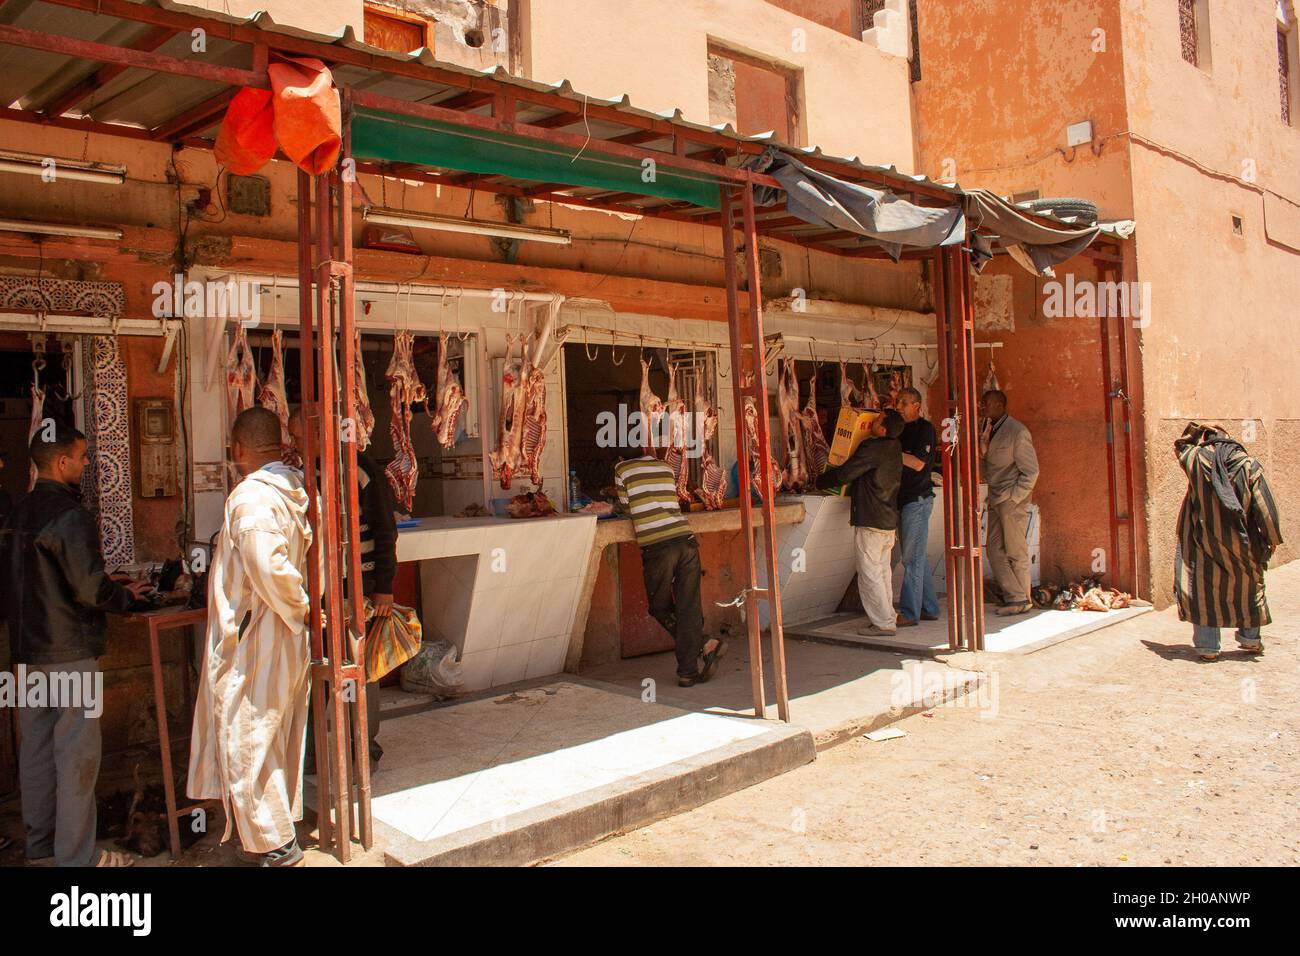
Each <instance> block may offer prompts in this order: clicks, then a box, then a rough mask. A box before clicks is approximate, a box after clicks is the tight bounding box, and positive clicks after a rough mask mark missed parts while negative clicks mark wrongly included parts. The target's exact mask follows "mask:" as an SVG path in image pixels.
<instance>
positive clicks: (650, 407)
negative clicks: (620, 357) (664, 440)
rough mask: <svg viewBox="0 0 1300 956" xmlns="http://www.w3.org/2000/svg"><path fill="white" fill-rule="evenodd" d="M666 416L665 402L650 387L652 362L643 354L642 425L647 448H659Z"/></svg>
mask: <svg viewBox="0 0 1300 956" xmlns="http://www.w3.org/2000/svg"><path fill="white" fill-rule="evenodd" d="M663 417H664V403H663V399H661V398H660V397H659V396H658V395H656V394H655V393H654V390H653V389H651V388H650V363H649V362H647V361H646V360H645V356H644V355H642V356H641V427H642V428H643V429H645V436H646V438H645V442H644V445H645V446H646V447H647V448H658V447H659V440H658V432H659V428H660V424H661V423H662V421H663Z"/></svg>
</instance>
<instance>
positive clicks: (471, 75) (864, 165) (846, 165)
mask: <svg viewBox="0 0 1300 956" xmlns="http://www.w3.org/2000/svg"><path fill="white" fill-rule="evenodd" d="M133 5H138V6H141V7H153V8H157V9H160V10H163V11H167V12H169V13H177V14H185V15H187V16H192V17H198V18H202V19H206V20H209V21H214V22H217V23H221V24H229V25H231V26H232V27H236V28H240V29H241V30H249V29H251V30H258V31H262V32H265V33H267V34H270V35H274V36H282V37H287V38H292V39H294V40H300V41H310V42H312V43H318V44H324V45H329V46H335V47H341V48H346V49H348V50H351V51H354V52H356V53H360V54H364V55H365V56H367V57H372V58H375V59H377V60H379V61H383V60H391V61H393V63H394V64H419V65H422V66H427V67H435V68H436V69H437V70H438V71H440V72H441V73H442V74H445V75H448V76H460V77H463V78H464V79H465V80H466V83H465V84H464V85H460V86H458V85H455V84H454V83H450V82H441V81H439V80H438V78H437V77H436V76H429V77H427V78H425V77H417V76H410V75H406V74H403V73H393V72H388V71H384V70H382V69H371V68H369V67H367V66H360V65H356V64H353V63H337V64H334V65H332V66H331V69H332V70H333V72H334V75H335V79H336V81H337V82H338V83H339V85H340V86H351V87H353V88H355V89H359V90H365V91H366V92H370V93H376V94H380V95H383V96H388V97H392V98H393V99H397V100H402V101H406V102H412V103H421V104H426V105H437V104H438V103H440V102H446V101H450V100H453V99H455V98H457V97H459V96H462V95H463V94H464V93H465V89H466V87H468V86H471V85H473V84H474V83H475V81H478V82H479V85H482V84H481V81H484V80H487V81H490V82H491V83H493V84H501V85H504V86H509V87H513V88H516V89H518V90H521V91H528V92H531V93H541V94H546V95H547V96H548V97H556V98H559V99H562V100H565V101H568V102H571V103H572V104H573V105H574V107H575V109H574V110H573V111H572V112H573V114H574V118H573V120H572V121H570V122H567V123H560V122H554V120H552V122H551V123H550V124H548V125H549V126H550V127H551V128H552V129H556V130H559V129H565V128H568V127H576V128H577V129H579V130H580V131H581V132H583V133H584V134H586V133H587V132H588V131H589V132H590V136H591V138H592V140H593V141H597V140H612V139H614V138H615V137H618V136H625V135H627V134H628V133H629V132H635V131H636V130H638V129H641V128H642V127H640V126H637V125H636V124H635V123H633V124H632V125H631V126H620V125H617V123H616V121H614V120H612V119H604V118H596V117H592V116H586V117H585V119H584V111H583V109H582V107H584V106H585V107H587V108H588V109H589V108H590V107H591V106H593V105H594V106H599V107H602V108H604V109H605V110H608V111H612V112H614V113H616V114H621V115H623V116H627V117H629V119H636V120H651V121H656V122H660V123H667V124H669V126H670V127H671V129H670V131H667V132H665V134H664V135H663V136H662V137H660V138H658V139H648V138H641V139H638V141H637V144H636V145H637V146H638V148H642V149H645V150H647V151H650V152H653V151H656V150H657V151H665V152H670V151H671V149H672V131H675V130H682V131H684V132H686V133H696V134H706V135H708V136H710V137H714V138H721V139H723V140H726V141H729V142H732V143H735V144H736V146H737V148H738V151H740V147H742V146H743V147H748V149H747V150H745V151H746V152H752V151H754V150H759V149H762V148H767V147H773V148H776V149H780V150H784V151H786V152H789V153H792V154H794V155H796V156H799V157H800V158H802V159H804V160H805V161H810V160H811V161H814V162H816V161H822V162H825V163H829V164H833V165H834V166H836V167H838V169H837V170H836V171H835V172H836V173H837V174H839V173H842V172H844V171H848V172H850V173H856V174H858V176H861V177H862V178H863V179H866V180H875V181H883V182H884V183H886V184H890V185H892V186H894V187H895V188H897V189H898V190H900V191H903V192H907V191H908V190H909V187H911V188H918V187H919V188H920V189H922V190H923V191H924V192H926V193H928V194H930V195H931V196H932V197H933V198H936V199H942V197H951V198H952V200H953V201H954V202H955V201H957V200H958V199H960V197H961V196H962V195H963V194H964V190H963V189H962V187H961V186H960V185H959V184H955V183H944V182H939V181H936V180H933V179H930V178H929V177H927V176H924V175H913V174H909V173H905V172H902V171H900V170H899V169H898V168H897V167H896V166H894V165H893V164H888V165H883V164H878V163H870V162H867V161H865V160H863V159H862V158H861V157H859V156H837V155H834V154H831V153H828V152H826V151H824V150H822V149H821V148H820V147H819V146H797V145H794V144H791V143H784V142H781V141H780V140H777V139H776V138H775V136H774V135H773V134H771V133H764V134H760V135H743V134H740V133H738V132H737V131H736V130H735V129H734V128H733V127H732V126H731V125H730V124H716V125H708V124H701V123H696V122H692V121H690V120H688V119H686V118H685V116H684V115H683V114H682V111H681V110H680V109H674V110H671V111H654V110H646V109H641V108H640V107H637V106H636V105H635V104H633V103H632V101H631V98H630V96H629V95H628V94H627V93H620V94H615V95H612V96H595V95H593V94H591V93H590V92H587V91H579V90H577V89H575V88H574V86H573V84H571V83H570V82H569V81H568V80H567V79H566V80H561V81H559V82H557V83H544V82H539V81H537V80H531V79H527V78H524V77H519V76H514V75H512V74H510V73H509V72H508V71H506V70H505V69H503V68H502V67H500V66H493V67H492V68H490V69H486V70H476V69H473V68H470V67H465V66H460V65H456V64H452V63H447V62H444V61H440V60H438V59H437V58H436V57H435V56H434V55H433V53H432V52H431V51H429V50H427V49H421V50H416V51H414V52H411V53H405V54H404V53H394V52H391V51H388V50H382V49H379V48H378V47H374V46H371V45H369V44H367V43H365V42H364V41H363V40H362V39H360V38H359V37H357V35H356V33H355V32H354V31H353V29H352V28H351V27H350V26H347V27H344V28H343V29H342V30H340V31H338V32H336V33H320V32H315V31H311V30H304V29H302V28H300V27H296V26H293V25H292V24H282V23H278V22H277V21H276V20H275V19H274V17H272V16H271V15H270V14H269V13H266V12H259V13H255V14H253V15H252V16H248V17H239V16H235V15H232V14H229V13H225V12H222V11H217V10H210V9H208V8H205V7H199V6H194V5H192V4H186V3H177V2H174V0H138V3H135V4H133ZM91 6H92V5H91V4H87V9H77V8H75V7H70V6H64V5H58V4H56V3H53V2H42V0H11V2H9V3H6V4H4V5H3V6H0V23H10V24H12V25H14V26H18V27H22V28H25V29H29V30H37V31H41V32H45V33H50V34H55V35H59V36H66V37H75V38H80V39H85V40H93V41H95V42H100V43H106V44H111V45H115V46H128V45H131V44H132V43H135V42H137V41H140V40H142V39H144V38H146V37H147V36H148V34H149V33H150V32H151V31H154V30H156V29H158V28H157V27H155V26H152V25H150V24H147V23H136V22H132V21H130V20H127V19H122V18H119V17H115V16H110V15H107V14H102V13H100V14H97V13H96V12H94V10H93V9H90V7H91ZM207 44H208V46H207V52H206V55H205V57H204V61H205V62H207V63H213V64H219V65H226V66H238V67H241V68H247V67H248V65H249V56H250V50H251V48H250V47H249V46H248V44H246V43H244V42H240V41H232V40H229V39H222V38H221V37H219V36H215V35H211V34H210V35H209V36H208V38H207ZM189 45H190V37H189V35H188V33H186V32H182V33H178V34H176V35H174V36H172V37H171V38H170V39H167V40H166V41H165V42H163V43H162V44H161V45H159V46H153V47H146V49H153V50H155V51H156V52H158V53H162V54H168V55H172V56H184V55H189V50H190V46H189ZM321 53H322V55H325V51H321ZM325 58H326V59H329V57H328V56H325ZM100 68H101V64H99V63H97V62H94V61H91V60H86V59H77V58H73V57H68V56H61V55H58V54H53V53H48V52H44V51H38V50H31V49H27V48H22V47H13V46H10V47H7V48H6V56H5V59H4V63H3V66H0V101H3V102H4V103H6V104H13V105H14V106H15V107H17V108H20V109H24V110H29V111H32V110H35V111H40V110H42V109H43V108H44V107H46V106H48V105H49V104H52V103H57V102H58V100H59V98H60V96H62V95H63V94H64V93H66V92H67V91H68V90H70V89H72V88H74V87H76V86H77V85H78V84H79V83H82V82H83V81H86V80H88V79H89V78H91V77H94V76H95V75H96V74H97V73H98V71H99V70H100ZM222 90H223V87H222V86H221V85H220V84H217V83H213V82H210V81H207V80H200V79H191V78H188V77H178V76H174V75H168V74H161V73H154V72H151V71H149V70H145V69H136V68H129V69H126V70H124V71H122V72H120V73H119V74H118V75H116V76H114V77H113V78H112V79H111V80H110V81H109V82H107V83H105V84H103V86H102V87H101V88H99V89H96V90H95V91H94V92H93V93H91V94H90V95H88V96H86V98H85V99H84V100H83V101H82V102H80V103H79V104H77V105H76V106H74V107H72V108H71V109H70V110H69V111H68V113H67V114H66V115H78V116H88V117H90V118H91V119H93V120H95V121H96V122H103V123H108V124H115V125H124V126H129V127H133V128H137V129H146V130H160V129H163V128H166V125H167V124H168V123H169V122H170V121H172V120H174V119H175V118H176V117H178V116H183V115H184V114H185V113H186V112H187V111H189V110H191V109H193V108H195V107H197V106H199V105H200V104H203V103H206V102H209V101H211V100H212V98H213V97H214V96H217V95H218V94H220V93H221V92H222ZM489 109H490V104H488V103H484V104H482V105H479V106H477V107H475V108H472V109H467V110H466V112H478V113H480V114H481V115H487V113H488V110H489ZM560 112H562V111H560V110H556V109H551V108H550V107H549V106H548V105H546V104H537V103H533V102H527V101H521V102H520V103H519V107H518V112H517V116H516V119H517V121H518V122H520V123H523V124H536V123H537V122H538V121H539V120H542V119H549V118H552V117H556V115H557V113H560ZM220 118H221V113H219V112H218V113H215V114H214V115H213V116H212V118H211V121H210V122H207V123H206V124H205V125H201V126H195V127H193V128H191V129H189V130H187V131H186V135H189V136H192V137H199V138H205V139H212V138H215V133H216V127H217V125H218V123H219V121H220ZM199 122H200V123H202V122H203V121H202V120H200V121H199ZM650 132H654V131H650ZM647 135H648V134H647ZM846 178H852V177H846ZM511 185H514V184H511ZM518 185H520V186H527V185H532V184H518ZM557 191H563V192H564V193H566V194H572V195H573V196H575V197H578V198H582V197H584V196H586V197H588V198H595V197H598V196H599V195H600V193H599V192H590V191H583V190H580V189H575V190H571V191H570V190H557ZM662 205H663V204H662V203H661V202H660V201H658V200H655V199H653V198H648V199H646V200H645V203H644V205H637V207H636V208H640V209H643V210H645V211H647V212H652V211H653V210H655V209H656V208H658V207H660V206H662ZM1036 215H1042V216H1043V217H1044V218H1047V219H1054V220H1056V221H1058V222H1061V223H1064V224H1067V225H1069V224H1073V221H1072V220H1070V219H1064V218H1058V217H1055V216H1051V215H1044V214H1042V213H1037V214H1036ZM1103 231H1104V232H1106V234H1107V235H1111V236H1114V237H1116V238H1121V237H1122V230H1113V229H1104V230H1103ZM1130 232H1131V230H1130ZM787 233H788V234H789V238H790V239H791V240H792V241H798V240H800V239H805V238H806V239H810V240H811V239H816V238H817V236H816V235H815V234H811V235H810V234H808V233H807V230H805V229H802V228H801V227H790V228H789V229H782V231H781V232H780V233H779V234H776V233H774V235H777V237H778V238H785V237H786V235H787ZM842 241H843V240H842V239H840V240H835V239H832V240H831V241H830V245H832V246H833V245H835V244H836V242H842ZM856 246H857V243H854V244H853V245H852V246H848V247H844V248H853V247H856Z"/></svg>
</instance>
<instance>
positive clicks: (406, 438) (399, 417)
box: [384, 331, 428, 511]
mask: <svg viewBox="0 0 1300 956" xmlns="http://www.w3.org/2000/svg"><path fill="white" fill-rule="evenodd" d="M414 345H415V339H414V338H413V337H412V335H411V333H410V332H406V331H401V332H398V333H397V335H396V336H394V338H393V358H392V361H390V362H389V363H388V372H387V376H386V377H387V378H388V382H389V386H388V399H389V403H390V404H391V405H392V410H393V418H392V422H391V423H390V424H389V432H390V433H391V435H392V436H393V460H392V461H390V462H389V463H388V467H387V468H385V469H384V474H386V475H387V476H388V481H389V483H390V484H391V485H392V486H393V495H394V496H395V497H396V499H397V500H398V502H400V503H401V505H402V507H403V508H405V509H406V510H407V511H410V510H411V507H412V505H413V504H414V502H415V483H416V481H418V480H419V477H420V468H419V465H418V463H417V462H416V460H415V448H414V447H413V446H412V445H411V405H412V404H414V403H415V402H423V401H424V400H425V399H426V398H427V397H428V396H427V393H426V392H425V389H424V386H423V385H422V384H420V376H419V375H418V374H417V373H416V371H415V361H414V358H413V356H412V350H413V348H414Z"/></svg>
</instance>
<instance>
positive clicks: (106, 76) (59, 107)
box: [41, 27, 176, 116]
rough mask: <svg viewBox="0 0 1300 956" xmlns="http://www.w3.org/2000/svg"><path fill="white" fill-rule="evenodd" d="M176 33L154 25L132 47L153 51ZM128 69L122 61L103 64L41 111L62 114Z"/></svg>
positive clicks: (148, 51)
mask: <svg viewBox="0 0 1300 956" xmlns="http://www.w3.org/2000/svg"><path fill="white" fill-rule="evenodd" d="M175 35H176V31H175V30H172V29H170V28H168V27H154V28H153V29H151V30H150V31H149V32H148V33H146V34H145V35H144V36H142V37H140V39H138V40H136V41H135V42H133V43H132V44H131V46H130V48H131V49H132V50H141V51H143V52H146V53H151V52H153V51H154V50H156V49H158V48H159V47H160V46H162V45H163V44H164V43H166V42H167V41H168V40H170V39H171V38H172V37H174V36H175ZM128 69H130V67H127V66H123V65H122V64H120V63H113V64H110V65H108V66H101V67H100V68H99V69H98V70H96V71H95V72H94V73H92V74H91V75H90V76H88V77H86V78H85V79H84V80H82V81H81V82H80V83H75V84H73V85H72V86H71V87H69V88H68V89H67V90H65V91H64V92H63V93H60V94H59V95H58V96H56V97H55V98H54V99H53V100H51V101H50V102H49V103H47V104H46V105H45V106H44V108H43V109H42V110H41V112H43V113H48V114H49V115H50V116H62V115H63V114H64V113H66V112H68V110H70V109H72V108H73V107H74V106H76V105H77V104H78V103H80V102H81V101H82V100H84V99H85V98H86V97H87V96H89V95H90V94H91V93H94V92H95V91H96V90H98V89H102V88H103V87H105V86H107V85H108V83H109V81H111V80H113V79H116V78H117V77H118V76H120V75H122V74H123V73H125V72H126V71H127V70H128Z"/></svg>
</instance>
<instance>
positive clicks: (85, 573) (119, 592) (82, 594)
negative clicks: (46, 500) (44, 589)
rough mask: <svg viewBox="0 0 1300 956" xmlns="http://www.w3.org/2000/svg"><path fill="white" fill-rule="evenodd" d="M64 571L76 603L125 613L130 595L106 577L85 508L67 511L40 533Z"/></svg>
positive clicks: (93, 527) (129, 604) (98, 609)
mask: <svg viewBox="0 0 1300 956" xmlns="http://www.w3.org/2000/svg"><path fill="white" fill-rule="evenodd" d="M41 539H42V541H41V544H42V545H43V546H44V547H46V548H47V549H48V550H49V552H50V554H51V555H52V556H53V557H54V559H55V560H56V561H57V562H58V564H59V567H60V569H61V570H62V571H63V575H64V578H65V579H66V580H67V582H68V586H69V587H70V588H72V594H73V596H74V597H75V598H76V600H77V603H78V604H81V605H83V606H84V607H88V608H91V609H93V610H96V611H125V610H126V609H127V608H129V607H130V606H131V602H132V598H131V592H130V591H128V590H127V589H126V588H124V587H122V585H120V584H118V583H117V582H116V581H114V580H113V579H112V578H110V577H109V576H108V571H107V570H106V569H105V568H104V558H103V556H102V555H101V554H100V551H99V531H98V529H97V528H96V527H95V521H94V519H93V518H92V517H91V516H90V512H88V511H86V509H85V508H69V509H68V510H67V511H65V512H64V513H63V514H62V515H60V516H59V517H58V518H57V519H56V520H55V521H53V522H51V523H50V525H49V526H48V527H47V528H46V530H45V531H44V532H42V534H41Z"/></svg>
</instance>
